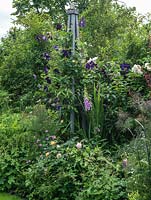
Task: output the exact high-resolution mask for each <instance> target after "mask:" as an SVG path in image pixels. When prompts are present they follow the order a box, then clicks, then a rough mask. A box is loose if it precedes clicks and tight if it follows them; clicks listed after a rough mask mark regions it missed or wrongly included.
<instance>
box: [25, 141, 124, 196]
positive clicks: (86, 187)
mask: <svg viewBox="0 0 151 200" xmlns="http://www.w3.org/2000/svg"><path fill="white" fill-rule="evenodd" d="M59 145H60V146H59V147H57V146H54V147H53V148H51V150H50V151H49V154H48V152H47V153H46V154H43V155H42V156H41V157H40V158H38V160H37V163H35V164H34V165H32V166H30V167H29V169H28V170H27V172H25V174H24V175H25V177H26V187H25V188H26V190H27V191H28V192H29V196H28V199H41V198H42V199H46V200H47V199H50V198H51V199H60V200H61V199H77V200H78V199H92V198H94V199H100V198H102V199H112V200H113V199H127V195H126V191H125V189H126V188H125V183H124V180H121V179H119V178H118V177H117V176H118V173H117V171H116V168H115V166H114V165H113V164H112V162H111V161H110V160H109V159H107V158H105V157H104V156H103V152H102V150H101V149H100V148H98V147H92V148H91V147H89V146H88V145H86V144H82V145H83V147H82V148H81V149H77V148H76V143H75V142H73V141H71V142H70V141H68V142H67V143H65V144H59ZM50 183H51V184H50Z"/></svg>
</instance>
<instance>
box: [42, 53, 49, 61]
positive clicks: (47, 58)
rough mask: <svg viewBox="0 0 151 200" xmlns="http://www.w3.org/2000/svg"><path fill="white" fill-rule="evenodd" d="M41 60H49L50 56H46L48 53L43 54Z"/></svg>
mask: <svg viewBox="0 0 151 200" xmlns="http://www.w3.org/2000/svg"><path fill="white" fill-rule="evenodd" d="M43 58H44V59H45V60H50V55H49V54H48V53H46V52H45V53H43Z"/></svg>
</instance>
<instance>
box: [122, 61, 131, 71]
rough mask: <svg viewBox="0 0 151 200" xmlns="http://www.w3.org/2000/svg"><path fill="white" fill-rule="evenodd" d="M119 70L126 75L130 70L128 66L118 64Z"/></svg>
mask: <svg viewBox="0 0 151 200" xmlns="http://www.w3.org/2000/svg"><path fill="white" fill-rule="evenodd" d="M120 68H121V70H122V71H123V72H125V73H128V72H129V70H130V64H126V63H122V64H120Z"/></svg>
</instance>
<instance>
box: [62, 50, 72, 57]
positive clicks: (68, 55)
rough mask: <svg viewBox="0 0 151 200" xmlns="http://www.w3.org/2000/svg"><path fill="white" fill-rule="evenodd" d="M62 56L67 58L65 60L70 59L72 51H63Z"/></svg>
mask: <svg viewBox="0 0 151 200" xmlns="http://www.w3.org/2000/svg"><path fill="white" fill-rule="evenodd" d="M62 55H63V57H65V58H69V57H70V56H71V50H66V49H63V50H62Z"/></svg>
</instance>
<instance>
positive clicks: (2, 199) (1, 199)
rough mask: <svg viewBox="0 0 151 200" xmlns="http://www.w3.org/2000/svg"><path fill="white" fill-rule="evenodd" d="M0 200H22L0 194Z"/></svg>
mask: <svg viewBox="0 0 151 200" xmlns="http://www.w3.org/2000/svg"><path fill="white" fill-rule="evenodd" d="M0 200H21V199H20V198H19V197H16V196H12V195H10V194H5V193H0Z"/></svg>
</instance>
